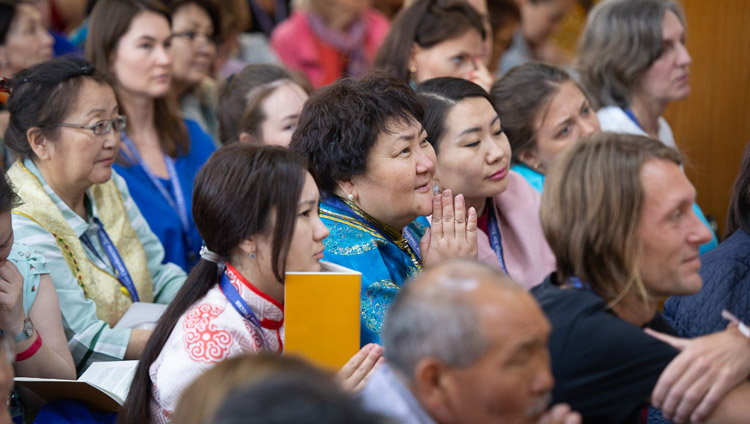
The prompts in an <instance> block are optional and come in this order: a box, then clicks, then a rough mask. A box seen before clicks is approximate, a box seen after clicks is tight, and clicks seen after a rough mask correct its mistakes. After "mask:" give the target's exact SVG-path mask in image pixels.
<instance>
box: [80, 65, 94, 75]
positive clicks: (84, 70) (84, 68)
mask: <svg viewBox="0 0 750 424" xmlns="http://www.w3.org/2000/svg"><path fill="white" fill-rule="evenodd" d="M92 69H93V68H92V67H91V66H89V65H83V66H81V73H82V74H83V75H89V74H90V73H91V72H92Z"/></svg>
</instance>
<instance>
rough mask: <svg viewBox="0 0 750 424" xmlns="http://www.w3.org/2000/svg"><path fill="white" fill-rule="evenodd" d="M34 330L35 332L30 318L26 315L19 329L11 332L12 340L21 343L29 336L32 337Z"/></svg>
mask: <svg viewBox="0 0 750 424" xmlns="http://www.w3.org/2000/svg"><path fill="white" fill-rule="evenodd" d="M34 332H35V330H34V323H33V322H31V319H30V318H28V317H27V318H26V319H24V320H23V325H22V327H21V330H20V331H17V332H15V333H12V334H13V341H14V342H15V343H16V344H18V343H23V342H25V341H26V340H28V339H30V338H31V337H33V336H34Z"/></svg>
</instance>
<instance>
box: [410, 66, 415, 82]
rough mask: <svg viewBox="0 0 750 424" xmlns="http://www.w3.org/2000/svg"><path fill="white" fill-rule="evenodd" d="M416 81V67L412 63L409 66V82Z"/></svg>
mask: <svg viewBox="0 0 750 424" xmlns="http://www.w3.org/2000/svg"><path fill="white" fill-rule="evenodd" d="M416 81H417V67H416V66H414V65H412V67H411V68H409V82H416Z"/></svg>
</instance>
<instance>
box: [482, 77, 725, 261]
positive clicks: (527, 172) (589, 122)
mask: <svg viewBox="0 0 750 424" xmlns="http://www.w3.org/2000/svg"><path fill="white" fill-rule="evenodd" d="M490 95H491V96H492V99H493V101H494V102H495V105H496V106H497V109H498V111H499V112H500V119H501V121H502V123H503V129H504V130H505V133H506V134H507V135H508V140H509V141H510V146H511V150H512V152H513V163H514V165H513V167H512V168H511V169H513V170H514V171H516V172H518V173H519V174H521V175H522V176H523V177H524V178H525V179H526V181H528V182H529V184H531V186H532V187H534V188H535V189H536V190H537V191H539V192H540V193H541V192H542V189H543V187H544V176H545V175H546V173H547V170H548V169H549V166H550V164H551V163H552V160H553V159H554V158H555V156H557V154H558V153H560V152H562V151H563V150H565V148H567V147H568V146H570V145H571V144H573V143H574V142H576V141H577V140H578V139H580V138H583V137H586V136H587V135H591V134H594V133H598V132H600V131H601V128H600V126H599V120H598V118H597V116H596V113H595V111H594V109H593V108H592V107H591V102H590V101H589V99H588V97H587V96H586V93H585V91H584V90H583V89H582V88H581V86H580V85H578V83H577V82H576V81H575V80H573V79H572V78H571V77H570V75H569V74H568V73H567V72H566V71H564V70H563V69H561V68H558V67H556V66H551V65H546V64H543V63H533V62H532V63H527V64H524V65H521V66H517V67H515V68H513V69H511V70H510V71H509V72H508V73H507V74H506V75H505V76H504V77H502V78H501V79H500V80H498V81H497V82H495V84H494V85H493V86H492V90H491V93H490ZM693 210H694V211H695V214H696V215H698V218H699V219H700V220H701V221H702V222H703V223H704V224H705V225H706V226H707V227H709V229H710V228H711V226H710V225H709V224H708V220H706V217H705V216H704V215H703V212H702V211H701V210H700V208H699V207H698V205H697V204H693ZM711 234H714V232H713V231H711ZM717 244H718V241H717V239H716V236H715V235H714V237H713V240H711V241H710V242H709V243H706V244H704V245H701V248H700V251H701V254H703V253H705V252H707V251H709V250H711V249H713V248H714V247H716V246H717Z"/></svg>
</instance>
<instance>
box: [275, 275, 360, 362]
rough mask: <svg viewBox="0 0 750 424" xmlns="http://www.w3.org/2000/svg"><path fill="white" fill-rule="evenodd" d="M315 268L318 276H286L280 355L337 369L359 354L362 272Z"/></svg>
mask: <svg viewBox="0 0 750 424" xmlns="http://www.w3.org/2000/svg"><path fill="white" fill-rule="evenodd" d="M321 264H322V270H321V272H287V273H286V281H285V283H284V284H285V285H284V287H285V288H284V354H285V355H290V354H296V355H299V356H302V357H303V358H305V359H308V360H310V361H311V362H313V363H314V364H316V365H318V366H320V367H323V368H325V369H328V370H331V371H338V370H339V369H340V368H341V367H342V366H344V364H345V363H346V361H348V360H349V358H351V357H352V356H354V354H355V353H357V352H358V351H359V321H360V290H361V280H362V274H361V273H359V272H357V271H353V270H351V269H348V268H344V267H342V266H339V265H336V264H332V263H330V262H325V261H321Z"/></svg>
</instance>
